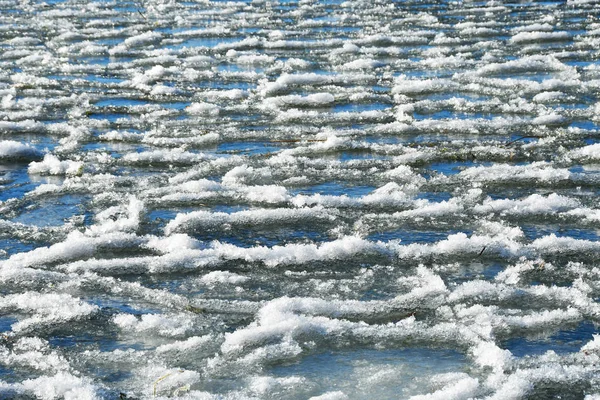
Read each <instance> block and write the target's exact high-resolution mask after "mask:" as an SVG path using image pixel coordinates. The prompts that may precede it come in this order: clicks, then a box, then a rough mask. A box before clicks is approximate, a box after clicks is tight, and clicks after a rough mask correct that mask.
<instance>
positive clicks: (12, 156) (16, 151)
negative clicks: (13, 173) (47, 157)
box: [0, 140, 42, 161]
mask: <svg viewBox="0 0 600 400" xmlns="http://www.w3.org/2000/svg"><path fill="white" fill-rule="evenodd" d="M41 156H42V153H41V152H40V151H39V150H37V149H36V148H35V147H33V146H31V145H29V144H26V143H20V142H15V141H14V140H3V141H0V160H3V161H7V160H14V161H19V160H25V161H27V160H37V159H39V158H41Z"/></svg>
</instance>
